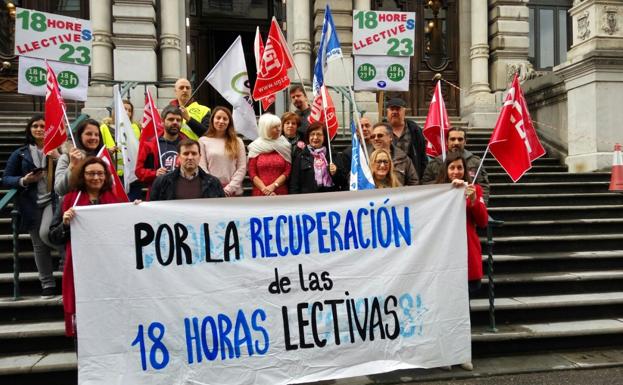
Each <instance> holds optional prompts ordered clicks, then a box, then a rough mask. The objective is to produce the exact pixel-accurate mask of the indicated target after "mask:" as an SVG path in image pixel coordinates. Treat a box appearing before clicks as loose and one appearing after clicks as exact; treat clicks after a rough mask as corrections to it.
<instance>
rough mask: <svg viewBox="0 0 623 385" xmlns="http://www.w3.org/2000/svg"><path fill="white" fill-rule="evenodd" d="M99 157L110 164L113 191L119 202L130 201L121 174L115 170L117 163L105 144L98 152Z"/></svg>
mask: <svg viewBox="0 0 623 385" xmlns="http://www.w3.org/2000/svg"><path fill="white" fill-rule="evenodd" d="M97 157H98V158H100V159H101V160H103V161H104V163H106V164H107V165H108V170H109V171H110V174H111V176H112V193H113V194H114V195H115V197H117V199H119V202H129V201H130V199H129V198H128V194H126V193H125V190H124V189H123V183H122V182H121V179H119V175H117V170H115V164H114V163H113V161H112V159H111V158H110V154H109V153H108V150H107V149H106V147H105V146H103V147H102V148H101V149H100V151H99V152H98V153H97Z"/></svg>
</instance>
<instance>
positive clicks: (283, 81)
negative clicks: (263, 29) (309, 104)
mask: <svg viewBox="0 0 623 385" xmlns="http://www.w3.org/2000/svg"><path fill="white" fill-rule="evenodd" d="M278 29H279V26H278V25H277V23H271V25H270V31H269V32H268V39H267V40H266V46H265V47H264V52H263V53H262V59H261V60H260V71H259V73H258V74H257V79H256V81H255V87H254V88H253V99H255V100H260V99H263V98H265V97H267V96H270V95H273V94H275V93H276V92H279V91H281V90H283V89H284V88H286V87H288V86H289V85H290V78H288V68H289V67H288V63H289V58H288V54H287V53H286V50H287V48H285V47H284V46H283V43H282V41H281V35H280V33H279V31H278Z"/></svg>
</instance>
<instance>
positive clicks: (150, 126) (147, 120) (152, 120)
mask: <svg viewBox="0 0 623 385" xmlns="http://www.w3.org/2000/svg"><path fill="white" fill-rule="evenodd" d="M141 126H142V127H143V129H142V130H141V138H140V140H139V143H138V153H139V154H140V153H141V148H142V147H143V146H149V145H150V143H153V142H155V143H156V146H157V148H158V158H157V159H154V168H156V169H157V168H158V167H160V165H159V164H160V156H161V153H160V144H159V143H158V137H159V136H162V135H163V134H164V126H163V125H162V119H160V113H159V112H158V109H157V108H156V104H155V103H154V99H152V97H151V93H150V92H149V90H147V93H146V94H145V108H144V109H143V121H142V123H141Z"/></svg>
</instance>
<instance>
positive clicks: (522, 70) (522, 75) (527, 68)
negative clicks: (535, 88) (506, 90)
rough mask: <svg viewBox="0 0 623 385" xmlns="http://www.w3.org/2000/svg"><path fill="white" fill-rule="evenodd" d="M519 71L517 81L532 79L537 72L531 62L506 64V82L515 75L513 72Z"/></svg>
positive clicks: (511, 79) (536, 75)
mask: <svg viewBox="0 0 623 385" xmlns="http://www.w3.org/2000/svg"><path fill="white" fill-rule="evenodd" d="M517 72H519V75H518V76H519V81H520V82H524V81H526V80H529V79H534V78H536V77H538V76H539V74H538V73H537V72H536V71H535V70H534V67H533V66H532V63H514V64H507V65H506V80H507V83H511V82H512V81H513V78H514V77H515V73H517Z"/></svg>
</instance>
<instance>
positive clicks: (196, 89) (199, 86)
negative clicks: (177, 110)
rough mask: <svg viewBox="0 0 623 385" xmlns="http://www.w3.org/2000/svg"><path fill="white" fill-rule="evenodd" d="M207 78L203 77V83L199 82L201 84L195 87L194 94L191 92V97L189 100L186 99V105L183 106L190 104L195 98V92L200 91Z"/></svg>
mask: <svg viewBox="0 0 623 385" xmlns="http://www.w3.org/2000/svg"><path fill="white" fill-rule="evenodd" d="M206 78H207V76H206V77H205V78H203V80H202V81H201V83H199V85H198V86H197V88H195V90H194V91H193V93H192V94H190V98H188V100H187V101H186V103H184V105H183V106H182V107H186V106H187V105H188V103H190V101H191V100H193V96H195V94H196V93H197V91H199V88H201V86H202V85H203V83H205V82H206Z"/></svg>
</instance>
